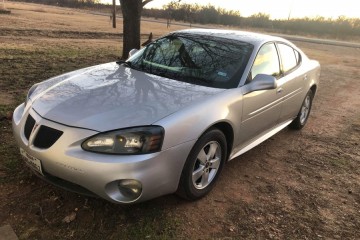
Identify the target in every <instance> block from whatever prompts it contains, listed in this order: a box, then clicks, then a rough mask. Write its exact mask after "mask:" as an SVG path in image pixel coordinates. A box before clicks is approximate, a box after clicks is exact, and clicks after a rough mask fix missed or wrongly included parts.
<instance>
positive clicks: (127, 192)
mask: <svg viewBox="0 0 360 240" xmlns="http://www.w3.org/2000/svg"><path fill="white" fill-rule="evenodd" d="M118 187H119V191H120V193H121V194H122V195H123V196H124V197H125V198H127V199H129V200H130V199H131V200H135V199H137V198H138V197H139V196H140V195H141V191H142V186H141V183H140V182H139V181H137V180H134V179H123V180H120V181H119V182H118Z"/></svg>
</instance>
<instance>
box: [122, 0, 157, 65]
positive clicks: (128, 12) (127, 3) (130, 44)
mask: <svg viewBox="0 0 360 240" xmlns="http://www.w3.org/2000/svg"><path fill="white" fill-rule="evenodd" d="M151 1H153V0H120V4H121V11H122V14H123V36H124V43H123V53H122V58H123V59H126V58H127V57H128V55H129V52H130V50H131V49H134V48H137V49H139V48H140V21H141V13H142V10H143V7H144V6H145V5H146V4H147V3H149V2H151Z"/></svg>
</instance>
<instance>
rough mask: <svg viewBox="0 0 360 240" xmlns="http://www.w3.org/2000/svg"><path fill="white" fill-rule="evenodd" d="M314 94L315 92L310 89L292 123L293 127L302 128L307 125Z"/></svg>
mask: <svg viewBox="0 0 360 240" xmlns="http://www.w3.org/2000/svg"><path fill="white" fill-rule="evenodd" d="M313 96H314V95H313V92H312V91H311V89H310V90H309V91H308V93H307V94H306V96H305V99H304V101H303V104H302V105H301V108H300V111H299V113H298V115H297V117H296V118H295V119H294V120H293V121H292V122H291V124H290V127H291V128H292V129H296V130H300V129H302V128H303V127H304V126H305V124H306V122H307V120H308V118H309V115H310V111H311V105H312V100H313Z"/></svg>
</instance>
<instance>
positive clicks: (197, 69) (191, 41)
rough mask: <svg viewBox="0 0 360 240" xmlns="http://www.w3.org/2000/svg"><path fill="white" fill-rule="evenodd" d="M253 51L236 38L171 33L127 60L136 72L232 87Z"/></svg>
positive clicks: (250, 46) (219, 86) (241, 73)
mask: <svg viewBox="0 0 360 240" xmlns="http://www.w3.org/2000/svg"><path fill="white" fill-rule="evenodd" d="M252 50H253V45H251V44H249V43H245V42H241V41H237V40H231V39H225V38H220V37H214V36H203V35H196V34H185V33H182V34H171V35H168V36H166V37H163V38H160V39H158V40H156V41H155V42H152V43H151V44H149V45H147V46H146V47H145V48H143V49H142V50H140V51H139V52H137V53H136V54H135V55H133V56H132V57H131V58H130V59H129V60H128V61H127V62H128V63H129V65H130V66H131V67H132V68H134V69H137V70H139V71H143V72H146V73H150V74H154V75H158V76H162V77H166V78H171V79H175V80H178V81H183V82H189V83H193V84H197V85H203V86H208V87H215V88H235V87H237V86H238V84H239V81H240V78H241V76H242V75H243V72H244V69H245V67H246V64H247V62H248V59H249V57H250V54H251V52H252Z"/></svg>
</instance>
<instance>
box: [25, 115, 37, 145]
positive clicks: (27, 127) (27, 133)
mask: <svg viewBox="0 0 360 240" xmlns="http://www.w3.org/2000/svg"><path fill="white" fill-rule="evenodd" d="M34 125H35V119H34V118H33V117H32V116H31V115H30V114H29V115H28V118H27V119H26V122H25V128H24V135H25V137H26V139H27V140H29V137H30V134H31V132H32V129H33V128H34Z"/></svg>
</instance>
